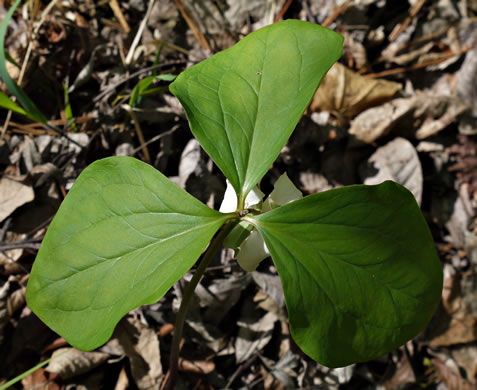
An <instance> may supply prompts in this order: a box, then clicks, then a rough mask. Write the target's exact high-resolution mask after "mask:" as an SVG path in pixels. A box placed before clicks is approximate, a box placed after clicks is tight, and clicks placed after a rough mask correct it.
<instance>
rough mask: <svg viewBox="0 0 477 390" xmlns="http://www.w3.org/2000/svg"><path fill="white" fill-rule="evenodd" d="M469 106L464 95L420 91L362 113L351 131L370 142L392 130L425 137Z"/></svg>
mask: <svg viewBox="0 0 477 390" xmlns="http://www.w3.org/2000/svg"><path fill="white" fill-rule="evenodd" d="M468 108H469V107H468V106H467V105H466V104H465V103H464V102H462V101H461V100H460V99H458V98H455V97H451V96H429V95H418V96H413V97H410V98H399V99H394V100H392V101H390V102H388V103H385V104H383V105H381V106H378V107H374V108H370V109H368V110H366V111H364V112H362V113H361V114H360V115H358V116H357V117H356V118H355V119H354V121H353V123H352V124H351V128H350V130H349V133H350V134H353V135H354V136H355V137H356V138H357V139H359V140H361V141H363V142H366V143H372V142H374V141H376V140H377V139H378V138H380V137H384V136H386V135H388V134H390V133H391V132H394V133H396V134H399V135H402V136H406V137H415V138H417V139H423V138H427V137H429V136H431V135H434V134H437V133H438V132H439V131H441V130H443V129H445V128H446V127H447V126H449V125H450V124H451V123H452V122H453V121H454V120H455V119H456V118H457V117H458V116H459V115H460V114H462V113H464V112H465V111H466V110H468Z"/></svg>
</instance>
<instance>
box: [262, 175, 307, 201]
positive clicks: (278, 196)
mask: <svg viewBox="0 0 477 390" xmlns="http://www.w3.org/2000/svg"><path fill="white" fill-rule="evenodd" d="M301 198H303V194H302V193H301V191H300V190H299V189H298V188H296V187H295V184H293V182H292V181H291V180H290V179H289V178H288V176H287V174H286V173H284V174H283V175H281V176H280V177H279V178H278V180H277V181H276V182H275V185H274V188H273V191H272V193H271V194H270V196H269V199H271V201H272V208H273V203H275V205H277V206H284V205H286V204H287V203H290V202H293V201H294V200H298V199H301ZM267 200H268V199H267Z"/></svg>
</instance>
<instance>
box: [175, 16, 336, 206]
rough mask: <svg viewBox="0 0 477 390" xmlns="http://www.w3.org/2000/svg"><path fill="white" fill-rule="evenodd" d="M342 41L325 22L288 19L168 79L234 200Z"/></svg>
mask: <svg viewBox="0 0 477 390" xmlns="http://www.w3.org/2000/svg"><path fill="white" fill-rule="evenodd" d="M342 41H343V38H342V37H341V36H340V35H339V34H337V33H335V32H333V31H331V30H329V29H327V28H324V27H321V26H318V25H316V24H312V23H308V22H302V21H298V20H287V21H284V22H280V23H276V24H273V25H270V26H267V27H264V28H262V29H260V30H258V31H256V32H254V33H252V34H250V35H248V36H247V37H245V38H244V39H243V40H242V41H240V42H239V43H237V44H236V45H235V46H233V47H231V48H229V49H227V50H224V51H222V52H220V53H218V54H215V55H214V56H213V57H210V58H209V59H207V60H205V61H203V62H201V63H199V64H197V65H195V66H193V67H191V68H190V69H188V70H186V71H185V72H183V73H181V74H180V75H179V76H178V77H177V79H176V81H174V82H173V83H172V84H171V85H170V90H171V92H172V93H173V94H174V95H176V96H177V98H178V99H179V100H180V102H181V103H182V105H183V106H184V108H185V111H186V113H187V117H188V119H189V122H190V126H191V130H192V133H193V134H194V136H195V137H196V138H197V139H198V140H199V142H200V144H201V145H202V147H203V148H204V149H205V151H206V152H207V153H208V154H209V155H210V156H211V158H212V159H213V160H214V161H215V163H216V164H217V165H218V167H219V168H220V169H221V170H222V172H223V173H224V174H225V176H226V177H227V178H228V179H229V181H230V182H231V184H232V186H233V187H234V189H235V191H236V192H237V194H238V197H239V205H240V206H243V202H244V199H245V197H246V196H247V194H248V192H249V191H250V190H251V189H252V188H253V187H254V186H255V185H256V184H257V183H258V181H259V180H260V179H261V178H262V177H263V175H264V174H265V173H266V172H267V170H268V169H269V168H270V166H271V165H272V163H273V161H274V160H275V159H276V158H277V156H278V154H279V153H280V150H281V149H282V147H283V146H284V145H285V143H286V142H287V140H288V138H289V136H290V134H291V133H292V131H293V129H294V128H295V126H296V124H297V122H298V120H299V119H300V117H301V116H302V114H303V112H304V110H305V109H306V107H307V105H308V104H309V102H310V100H311V99H312V97H313V94H314V93H315V91H316V89H317V87H318V85H319V83H320V81H321V79H322V77H323V76H324V75H325V73H326V72H327V71H328V69H329V68H330V67H331V66H332V65H333V63H334V62H335V61H336V60H337V59H338V58H339V57H340V56H341V50H342V48H341V46H342Z"/></svg>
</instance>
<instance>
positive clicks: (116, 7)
mask: <svg viewBox="0 0 477 390" xmlns="http://www.w3.org/2000/svg"><path fill="white" fill-rule="evenodd" d="M109 6H110V7H111V9H112V10H113V13H114V16H116V18H117V19H118V21H119V24H120V25H121V27H122V29H123V31H124V32H125V33H128V32H129V31H131V27H129V24H128V22H127V21H126V18H125V17H124V14H123V11H121V7H120V6H119V4H118V1H117V0H110V1H109Z"/></svg>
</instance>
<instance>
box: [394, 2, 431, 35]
mask: <svg viewBox="0 0 477 390" xmlns="http://www.w3.org/2000/svg"><path fill="white" fill-rule="evenodd" d="M426 1H427V0H419V2H418V3H417V4H416V5H415V6H414V7H412V8H411V9H410V10H409V16H408V17H406V19H404V22H403V23H402V24H397V25H396V27H395V28H394V30H393V31H392V32H391V35H390V36H389V42H392V41H395V40H396V39H397V37H398V36H399V35H400V34H401V33H402V32H403V31H404V30H405V29H406V28H407V26H409V24H410V23H411V21H412V19H413V18H414V17H415V16H416V15H417V13H418V12H419V11H420V10H421V8H422V6H423V5H424V3H425V2H426Z"/></svg>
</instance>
